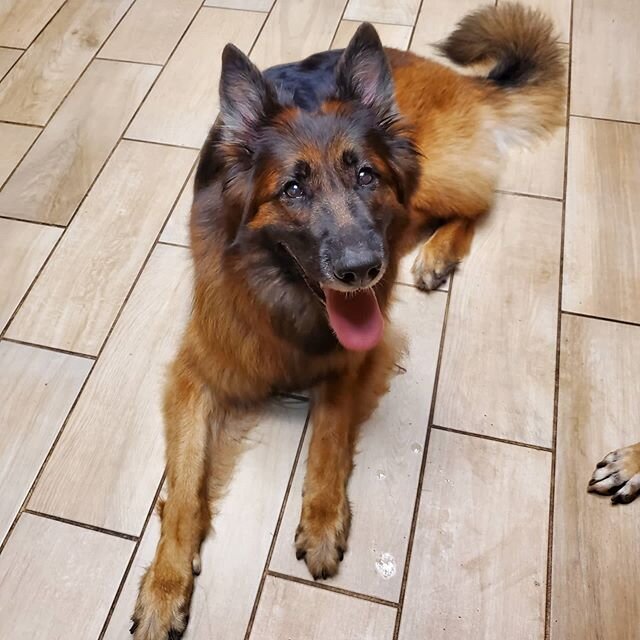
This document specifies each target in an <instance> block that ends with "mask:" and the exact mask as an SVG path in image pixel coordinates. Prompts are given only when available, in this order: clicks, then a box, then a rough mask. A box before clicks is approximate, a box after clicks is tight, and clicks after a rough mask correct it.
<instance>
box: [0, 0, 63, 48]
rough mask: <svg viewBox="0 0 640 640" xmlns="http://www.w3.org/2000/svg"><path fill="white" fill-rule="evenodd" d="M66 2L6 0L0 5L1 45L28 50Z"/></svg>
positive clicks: (58, 0) (57, 0) (53, 0)
mask: <svg viewBox="0 0 640 640" xmlns="http://www.w3.org/2000/svg"><path fill="white" fill-rule="evenodd" d="M64 2H65V0H29V2H28V3H25V2H24V0H4V1H3V2H2V4H1V5H0V45H2V46H5V47H18V48H19V49H26V48H27V47H28V46H29V45H30V44H31V43H32V42H33V39H34V38H35V37H36V36H37V35H38V33H39V32H40V31H41V29H42V28H43V27H44V26H45V25H46V24H47V22H49V20H50V19H51V18H52V17H53V15H54V14H55V12H56V11H57V10H58V9H59V8H60V7H61V6H62V5H63V4H64Z"/></svg>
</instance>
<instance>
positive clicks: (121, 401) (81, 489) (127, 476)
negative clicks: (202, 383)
mask: <svg viewBox="0 0 640 640" xmlns="http://www.w3.org/2000/svg"><path fill="white" fill-rule="evenodd" d="M190 268H191V267H190V257H189V253H188V251H186V250H185V249H182V248H177V247H168V246H165V245H160V246H158V247H157V248H156V249H155V250H154V253H153V255H152V256H151V259H150V260H149V263H148V264H147V266H146V268H145V270H144V271H143V273H142V276H141V277H140V280H139V281H138V284H137V286H136V287H135V288H134V290H133V293H132V295H131V298H130V299H129V301H128V302H127V304H126V306H125V308H124V311H123V313H122V315H121V316H120V318H119V320H118V322H117V323H116V326H115V329H114V331H113V334H112V335H111V337H110V339H109V341H108V342H107V345H106V346H105V349H104V351H103V353H102V355H101V357H100V360H99V361H98V363H97V365H96V367H95V369H94V371H93V373H92V374H91V377H90V379H89V381H88V382H87V385H86V387H85V389H84V392H83V393H82V395H81V397H80V399H79V400H78V404H77V405H76V407H75V409H74V411H73V413H72V414H71V417H70V419H69V422H68V424H67V426H66V428H65V430H64V432H63V434H62V437H61V439H60V441H59V442H58V444H57V445H56V448H55V450H54V452H53V455H52V457H51V458H50V460H49V461H48V463H47V465H46V467H45V469H44V472H43V475H42V477H41V478H40V481H39V482H38V485H37V487H36V490H35V492H34V494H33V497H32V498H31V500H30V502H29V507H30V508H32V509H35V510H37V511H43V512H45V513H51V514H53V515H57V516H62V517H65V518H69V519H71V520H77V521H79V522H85V523H87V524H92V525H97V526H101V527H105V528H107V529H113V530H116V531H122V532H124V533H129V534H133V535H136V534H139V533H140V530H141V528H142V524H143V522H144V519H145V517H146V515H147V513H148V510H149V507H150V506H151V503H152V501H153V497H154V495H155V492H156V489H157V487H158V483H159V482H160V477H161V476H162V471H163V466H164V438H163V435H162V434H163V431H162V416H161V411H160V409H161V395H162V387H163V384H164V376H165V368H166V366H167V364H168V363H169V361H170V360H171V358H172V357H173V355H174V353H175V351H176V348H177V342H178V339H179V337H180V334H181V332H182V329H183V325H184V322H185V320H186V315H187V311H188V306H189V301H190V298H191V285H190V278H191V272H190Z"/></svg>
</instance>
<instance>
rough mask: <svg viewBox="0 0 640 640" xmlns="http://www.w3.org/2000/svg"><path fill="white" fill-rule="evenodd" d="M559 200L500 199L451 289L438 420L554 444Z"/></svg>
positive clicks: (477, 235) (476, 238)
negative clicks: (552, 441)
mask: <svg viewBox="0 0 640 640" xmlns="http://www.w3.org/2000/svg"><path fill="white" fill-rule="evenodd" d="M561 224H562V204H561V203H559V202H553V201H550V200H540V199H534V198H523V197H518V196H511V195H502V196H500V197H499V199H498V202H497V205H496V207H495V210H494V211H492V212H491V213H490V214H489V216H488V217H487V218H486V220H485V221H484V224H482V225H480V228H479V229H478V230H477V233H476V237H475V240H474V242H473V246H472V247H471V253H470V255H469V256H468V257H467V258H466V259H465V260H464V261H463V263H462V265H461V268H460V272H459V273H458V274H456V276H455V279H454V283H453V288H452V292H451V301H450V305H449V316H448V321H447V332H446V337H445V344H444V351H443V354H442V364H441V369H440V381H439V384H438V396H437V400H436V409H435V415H434V423H435V424H437V425H439V426H443V427H452V428H456V429H462V430H464V431H472V432H475V433H482V434H486V435H491V436H497V437H501V438H507V439H511V440H518V441H522V442H528V443H531V444H537V445H542V446H547V447H549V446H551V439H552V427H553V398H554V375H555V359H556V333H557V313H558V284H559V282H558V280H559V273H558V270H559V261H560V229H561Z"/></svg>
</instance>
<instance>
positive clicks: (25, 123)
mask: <svg viewBox="0 0 640 640" xmlns="http://www.w3.org/2000/svg"><path fill="white" fill-rule="evenodd" d="M18 60H20V58H18ZM18 60H16V62H18ZM14 64H15V62H14ZM0 122H1V123H2V124H15V125H19V126H21V127H31V128H32V129H40V130H42V129H44V125H41V124H33V123H31V122H20V120H5V119H4V118H2V119H0Z"/></svg>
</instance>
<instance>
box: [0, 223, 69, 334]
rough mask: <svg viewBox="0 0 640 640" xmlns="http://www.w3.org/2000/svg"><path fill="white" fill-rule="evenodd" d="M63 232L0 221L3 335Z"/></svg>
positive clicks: (28, 224) (0, 301)
mask: <svg viewBox="0 0 640 640" xmlns="http://www.w3.org/2000/svg"><path fill="white" fill-rule="evenodd" d="M61 233H62V229H56V228H54V227H45V226H40V225H35V224H30V223H28V222H20V221H18V220H5V219H2V218H0V332H2V331H3V329H4V327H5V325H6V324H7V322H9V319H10V318H11V316H12V314H13V312H14V311H15V310H16V307H17V306H18V304H19V303H20V300H22V297H23V296H24V294H25V293H26V292H27V289H28V288H29V286H30V285H31V283H32V282H33V279H34V278H35V277H36V275H37V274H38V271H39V270H40V267H41V266H42V264H43V263H44V261H45V260H46V259H47V256H48V255H49V253H51V250H52V249H53V247H54V245H55V243H56V242H57V240H58V238H59V237H60V234H61Z"/></svg>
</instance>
